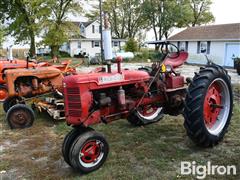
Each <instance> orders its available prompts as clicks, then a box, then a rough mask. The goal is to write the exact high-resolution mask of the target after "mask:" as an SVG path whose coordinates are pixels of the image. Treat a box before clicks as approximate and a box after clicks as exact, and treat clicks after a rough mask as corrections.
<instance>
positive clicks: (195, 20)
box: [189, 0, 214, 27]
mask: <svg viewBox="0 0 240 180" xmlns="http://www.w3.org/2000/svg"><path fill="white" fill-rule="evenodd" d="M211 4H212V1H211V0H190V2H189V7H190V9H191V16H190V17H191V18H190V22H189V24H191V26H193V27H194V26H196V25H201V24H207V23H209V22H213V21H214V16H213V14H212V13H211V12H210V6H211Z"/></svg>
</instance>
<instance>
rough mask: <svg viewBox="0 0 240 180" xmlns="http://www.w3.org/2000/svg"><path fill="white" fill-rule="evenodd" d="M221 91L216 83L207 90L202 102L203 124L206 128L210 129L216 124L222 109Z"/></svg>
mask: <svg viewBox="0 0 240 180" xmlns="http://www.w3.org/2000/svg"><path fill="white" fill-rule="evenodd" d="M221 93H222V90H221V87H220V86H219V84H218V83H217V82H214V83H213V84H211V86H210V87H209V88H208V91H207V94H206V96H205V100H204V122H205V125H206V126H207V127H208V128H210V129H211V128H212V127H213V126H214V125H215V123H216V122H217V119H218V116H219V114H220V112H221V109H222V105H221V104H222V95H221Z"/></svg>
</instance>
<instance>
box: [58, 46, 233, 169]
mask: <svg viewBox="0 0 240 180" xmlns="http://www.w3.org/2000/svg"><path fill="white" fill-rule="evenodd" d="M153 44H158V45H159V46H160V47H161V48H160V49H161V50H162V52H163V55H162V58H161V59H160V60H159V61H157V62H154V63H153V65H152V67H151V68H150V67H145V68H141V69H139V70H127V69H125V70H122V69H121V58H117V60H116V61H117V63H118V70H117V71H112V69H111V66H110V65H108V68H107V71H106V69H102V71H100V72H92V73H89V74H78V75H72V76H68V77H65V78H64V80H63V88H64V99H65V116H66V120H67V124H68V125H70V126H72V127H73V130H72V131H71V132H70V133H69V134H67V135H66V137H65V139H64V142H63V146H62V153H63V157H64V159H65V161H66V162H67V163H68V164H69V165H70V166H71V167H72V168H74V169H76V170H77V171H80V172H82V173H89V172H92V171H94V170H96V169H98V168H99V167H100V166H101V165H102V164H103V163H104V162H105V160H106V158H107V155H108V151H109V145H108V143H107V141H106V139H105V138H104V136H103V135H101V134H99V133H98V132H95V131H94V130H93V129H92V128H90V127H89V126H91V125H93V124H97V123H101V122H103V123H106V124H107V123H109V122H111V121H114V120H118V119H122V118H126V119H127V120H128V121H129V122H130V123H131V124H133V125H136V126H141V125H147V124H150V123H155V122H157V121H159V120H160V119H161V118H162V117H163V114H169V115H173V116H176V115H179V114H183V115H184V117H185V122H184V127H185V128H186V131H187V134H188V136H189V137H190V138H191V139H192V140H193V141H194V142H195V143H196V144H198V145H200V146H203V147H212V146H214V145H216V144H218V142H219V141H221V140H222V139H223V137H224V135H225V133H226V132H227V128H228V126H229V123H230V120H231V116H232V107H233V95H232V87H231V80H230V76H229V75H228V73H227V71H226V70H225V69H223V68H222V67H221V66H218V65H216V64H213V63H212V62H210V61H209V63H208V65H207V66H205V67H201V68H200V71H199V73H195V76H194V78H192V79H191V78H186V79H185V78H184V77H183V76H181V75H180V74H179V73H177V72H176V71H175V69H176V68H177V67H179V66H181V65H183V63H184V62H185V61H186V60H187V58H188V53H186V52H179V51H178V49H177V47H176V46H174V45H173V44H170V43H169V42H153ZM173 49H176V51H173Z"/></svg>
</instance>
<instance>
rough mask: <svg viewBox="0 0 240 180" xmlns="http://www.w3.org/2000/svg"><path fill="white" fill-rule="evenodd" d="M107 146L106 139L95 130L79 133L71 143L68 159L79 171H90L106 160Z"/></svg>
mask: <svg viewBox="0 0 240 180" xmlns="http://www.w3.org/2000/svg"><path fill="white" fill-rule="evenodd" d="M108 151H109V146H108V143H107V141H106V139H105V138H104V137H103V136H102V135H101V134H100V133H97V132H95V131H88V132H85V133H83V134H80V135H79V136H78V137H77V138H76V139H75V140H74V142H73V143H72V146H71V149H70V152H69V159H70V163H71V165H72V167H73V168H74V169H75V170H76V171H80V172H81V173H90V172H92V171H95V170H97V169H98V168H100V167H101V166H102V165H103V163H104V162H105V161H106V159H107V156H108Z"/></svg>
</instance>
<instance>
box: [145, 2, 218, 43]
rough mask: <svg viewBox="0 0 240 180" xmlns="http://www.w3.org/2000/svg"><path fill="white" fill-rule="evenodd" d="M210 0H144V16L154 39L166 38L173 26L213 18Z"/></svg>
mask: <svg viewBox="0 0 240 180" xmlns="http://www.w3.org/2000/svg"><path fill="white" fill-rule="evenodd" d="M210 5H211V0H180V1H164V0H146V1H145V2H144V6H143V8H144V16H146V17H147V19H148V23H149V29H153V31H154V35H155V40H162V39H163V38H168V37H169V35H170V33H171V31H172V29H173V28H174V27H179V28H181V27H186V26H195V25H201V24H206V23H209V22H211V21H213V20H214V17H213V15H212V13H211V12H210V11H209V9H210Z"/></svg>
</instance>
